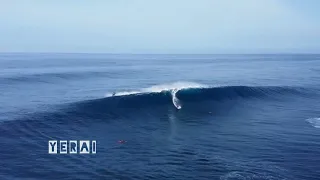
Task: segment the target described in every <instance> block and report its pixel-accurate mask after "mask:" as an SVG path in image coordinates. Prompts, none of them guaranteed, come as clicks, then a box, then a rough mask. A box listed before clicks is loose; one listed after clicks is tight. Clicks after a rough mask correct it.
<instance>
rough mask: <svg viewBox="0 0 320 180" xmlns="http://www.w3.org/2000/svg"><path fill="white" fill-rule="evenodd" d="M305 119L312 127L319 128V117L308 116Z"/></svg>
mask: <svg viewBox="0 0 320 180" xmlns="http://www.w3.org/2000/svg"><path fill="white" fill-rule="evenodd" d="M306 121H307V122H309V123H310V124H311V125H312V126H313V127H315V128H320V118H309V119H307V120H306Z"/></svg>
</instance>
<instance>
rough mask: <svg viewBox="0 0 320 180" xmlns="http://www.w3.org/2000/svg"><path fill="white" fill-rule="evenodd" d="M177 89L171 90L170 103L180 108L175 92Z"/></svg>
mask: <svg viewBox="0 0 320 180" xmlns="http://www.w3.org/2000/svg"><path fill="white" fill-rule="evenodd" d="M178 91H179V90H178V89H174V90H172V91H171V95H172V103H173V105H174V106H175V107H176V108H177V109H181V108H182V106H181V103H180V100H179V99H178V98H177V96H176V93H177V92H178Z"/></svg>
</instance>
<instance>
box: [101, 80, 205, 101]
mask: <svg viewBox="0 0 320 180" xmlns="http://www.w3.org/2000/svg"><path fill="white" fill-rule="evenodd" d="M207 87H208V86H207V85H204V84H199V83H194V82H175V83H171V84H160V85H155V86H151V87H148V88H142V89H140V90H135V91H120V92H114V93H107V94H105V97H112V96H126V95H138V94H146V93H161V92H165V91H172V90H174V89H177V90H181V89H192V88H207Z"/></svg>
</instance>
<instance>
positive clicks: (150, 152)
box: [0, 53, 320, 180]
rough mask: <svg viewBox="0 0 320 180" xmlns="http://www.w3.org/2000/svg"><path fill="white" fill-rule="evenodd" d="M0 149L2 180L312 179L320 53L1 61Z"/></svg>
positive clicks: (319, 145)
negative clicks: (88, 150)
mask: <svg viewBox="0 0 320 180" xmlns="http://www.w3.org/2000/svg"><path fill="white" fill-rule="evenodd" d="M173 89H176V90H177V93H176V94H173V93H172V90H173ZM114 92H115V95H114V96H112V94H113V93H114ZM173 97H174V98H176V100H177V102H178V104H179V105H181V107H182V108H181V109H180V110H177V108H176V107H175V106H174V105H173V101H172V98H173ZM49 140H96V141H97V153H96V154H48V141H49ZM119 140H123V141H122V142H119ZM0 147H1V148H0V179H139V180H140V179H159V180H160V179H161V180H162V179H179V180H185V179H290V180H291V179H319V178H320V55H110V54H109V55H108V54H23V53H20V54H0Z"/></svg>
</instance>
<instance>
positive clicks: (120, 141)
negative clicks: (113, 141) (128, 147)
mask: <svg viewBox="0 0 320 180" xmlns="http://www.w3.org/2000/svg"><path fill="white" fill-rule="evenodd" d="M125 142H127V141H125V140H119V141H118V143H121V144H123V143H125Z"/></svg>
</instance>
